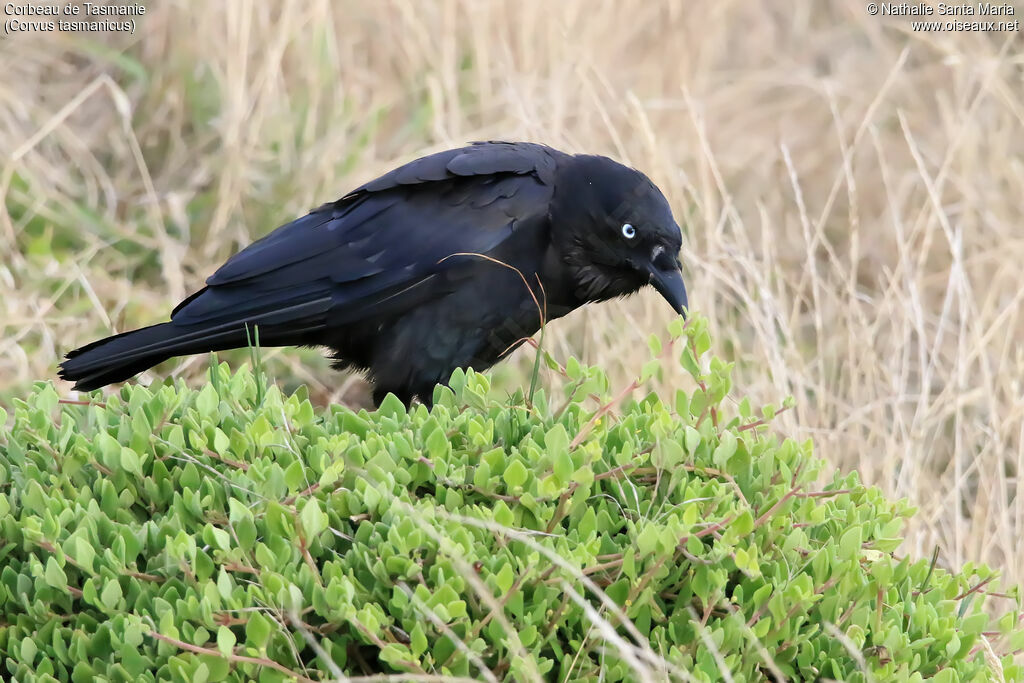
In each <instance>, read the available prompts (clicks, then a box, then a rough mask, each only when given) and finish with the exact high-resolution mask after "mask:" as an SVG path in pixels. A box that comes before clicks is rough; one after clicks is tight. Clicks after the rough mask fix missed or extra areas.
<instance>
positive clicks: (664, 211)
mask: <svg viewBox="0 0 1024 683" xmlns="http://www.w3.org/2000/svg"><path fill="white" fill-rule="evenodd" d="M550 218H551V225H552V236H553V238H554V242H555V245H556V247H557V248H558V250H559V252H560V256H561V258H562V260H563V261H564V262H565V264H566V265H567V266H568V268H569V273H570V278H571V280H572V282H573V284H574V286H575V287H576V293H577V296H578V297H579V298H580V299H583V300H585V301H604V300H606V299H611V298H613V297H616V296H622V295H624V294H632V293H633V292H636V291H637V290H639V289H640V288H641V287H643V286H644V285H647V284H650V285H652V286H653V287H654V288H655V289H656V290H658V292H659V293H660V294H661V295H662V296H663V297H664V298H665V300H666V301H668V303H669V305H671V306H672V308H673V310H675V311H676V312H677V313H683V312H684V308H685V307H686V306H687V301H686V287H685V286H684V284H683V276H682V273H681V272H680V268H681V266H680V263H679V248H680V246H681V245H682V235H681V234H680V232H679V225H677V224H676V221H675V219H674V218H673V217H672V210H671V209H670V208H669V205H668V201H667V200H666V199H665V195H663V194H662V193H661V191H660V190H659V189H658V188H657V187H655V185H654V183H652V182H651V181H650V180H649V179H648V178H647V176H645V175H644V174H643V173H640V172H639V171H636V170H634V169H632V168H629V167H627V166H623V165H622V164H618V163H616V162H614V161H612V160H611V159H608V158H606V157H600V156H582V155H581V156H576V157H573V158H572V160H571V161H569V162H568V163H567V164H566V165H565V166H564V167H563V168H562V169H560V171H559V174H558V179H557V185H556V188H555V195H554V199H553V201H552V204H551V213H550Z"/></svg>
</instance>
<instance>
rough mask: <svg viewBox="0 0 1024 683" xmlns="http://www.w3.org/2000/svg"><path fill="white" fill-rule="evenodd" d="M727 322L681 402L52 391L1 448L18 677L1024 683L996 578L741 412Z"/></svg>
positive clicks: (592, 375)
mask: <svg viewBox="0 0 1024 683" xmlns="http://www.w3.org/2000/svg"><path fill="white" fill-rule="evenodd" d="M705 327H706V323H705V322H704V321H703V320H701V319H695V320H693V321H691V323H690V324H689V325H688V326H686V327H685V328H684V327H683V326H682V324H681V322H677V323H675V324H674V327H673V329H672V333H671V340H670V341H669V343H667V344H666V346H665V349H664V351H662V349H661V344H660V343H659V342H658V341H657V340H652V351H653V352H654V354H657V355H658V356H659V358H660V360H659V359H655V360H652V361H651V362H650V363H648V364H647V365H645V366H644V375H645V377H646V376H650V375H651V374H652V373H656V372H658V371H659V368H658V364H659V363H660V362H662V361H663V360H664V359H666V358H671V357H674V355H675V354H677V353H679V352H680V351H681V361H680V362H681V363H682V364H683V366H684V367H686V368H687V369H689V370H690V371H691V374H693V375H694V378H695V382H694V391H693V392H692V393H689V394H687V393H684V392H683V391H681V390H680V391H678V392H677V393H676V395H675V396H673V397H669V400H668V402H666V401H665V399H664V398H659V397H658V396H655V395H649V396H646V397H643V398H641V399H640V400H637V399H636V398H634V394H638V393H639V392H640V391H641V389H640V388H639V387H642V380H643V379H644V378H639V379H638V380H637V382H635V383H634V384H633V385H631V386H629V387H626V389H625V390H624V391H623V390H615V391H609V387H608V386H607V385H608V382H607V380H606V378H605V377H604V375H603V374H602V373H601V372H600V371H599V370H597V369H595V368H587V367H582V366H580V365H579V364H578V363H577V362H576V361H575V360H573V359H570V360H569V363H568V366H567V367H566V368H564V369H562V368H558V369H559V370H561V373H562V376H563V377H564V382H563V384H564V386H563V387H562V388H560V389H559V390H558V392H557V393H558V394H559V397H558V399H557V400H555V399H549V398H548V397H546V396H545V392H544V391H543V390H538V391H537V393H536V395H535V396H533V400H532V402H531V401H528V400H527V399H526V398H524V397H523V396H522V395H517V396H513V397H511V398H508V397H506V398H500V397H499V398H497V399H495V398H493V397H492V396H491V395H490V394H491V392H489V388H488V382H487V378H486V377H485V376H483V375H479V374H475V373H473V372H468V373H465V374H463V373H461V372H457V373H456V374H455V376H454V377H453V378H452V382H451V389H450V390H449V389H447V388H438V389H437V392H436V394H435V396H436V405H435V408H434V409H433V411H431V412H428V411H427V410H426V408H424V407H422V406H418V407H416V408H414V409H413V410H411V411H409V412H407V411H406V409H405V408H404V407H403V406H402V405H401V404H400V403H399V402H398V401H397V400H395V399H394V397H389V398H388V399H387V400H385V401H384V403H383V405H382V406H381V407H380V409H379V410H378V411H376V412H374V413H368V412H366V411H360V412H359V413H355V412H353V411H351V410H349V409H347V408H344V407H340V406H331V407H330V408H329V409H326V410H324V411H317V410H314V408H313V407H312V406H311V405H310V403H309V401H308V400H306V398H305V395H304V393H303V391H301V390H300V392H299V393H298V394H295V395H292V396H283V395H282V394H281V393H280V392H279V391H278V390H277V389H276V388H275V387H273V386H270V387H269V388H268V387H266V386H265V383H264V382H263V380H262V378H261V377H260V376H259V375H258V374H256V375H254V374H253V373H252V372H250V371H248V370H242V371H240V372H238V373H236V374H233V375H232V374H231V373H230V372H229V371H228V369H227V368H226V366H224V365H221V366H219V367H214V368H213V370H212V372H211V382H210V383H209V384H208V385H206V386H205V387H203V388H202V390H200V391H194V390H190V389H187V388H184V387H180V386H179V387H174V386H169V385H165V386H160V387H156V388H154V389H153V390H150V389H146V388H143V387H140V386H126V387H124V388H123V389H122V390H121V392H120V394H119V395H113V396H109V397H108V398H107V399H106V400H105V402H104V403H102V404H99V403H97V404H92V405H61V406H58V397H57V394H56V392H55V391H54V388H53V386H51V385H50V384H44V383H39V384H38V385H37V387H36V389H35V391H34V393H33V394H32V395H31V396H30V397H29V398H28V400H27V401H24V402H21V401H19V402H17V405H16V406H15V407H14V424H13V428H12V429H11V431H10V432H9V433H7V434H5V435H3V436H0V444H3V456H2V458H0V484H2V495H0V520H2V521H0V524H2V528H0V536H2V549H0V566H2V569H0V613H2V615H0V619H2V624H0V654H2V657H3V667H4V668H5V669H6V675H7V677H9V678H16V679H17V680H19V681H29V680H51V679H52V678H56V679H59V680H74V681H93V680H104V679H105V680H111V681H151V680H166V679H174V680H183V681H200V682H201V681H216V680H250V679H259V680H262V681H275V680H289V679H290V678H291V677H296V678H300V680H302V679H311V680H327V679H333V678H338V677H340V676H341V673H342V672H347V673H350V674H357V675H358V674H361V673H372V672H384V673H388V672H390V673H417V674H444V675H451V676H462V677H468V678H472V679H477V680H483V679H489V680H494V679H508V680H530V679H533V680H555V679H556V678H557V679H558V680H566V679H590V680H599V679H602V680H623V679H627V680H662V679H665V678H671V679H682V680H694V679H696V680H706V681H712V680H723V679H725V678H726V677H727V674H726V673H725V672H726V671H728V672H729V675H731V676H732V679H733V680H737V681H751V680H761V679H764V678H768V679H771V678H773V677H776V678H779V679H786V680H792V679H803V680H814V679H819V680H820V679H841V680H850V681H858V680H871V679H876V680H924V679H931V680H935V681H958V680H972V681H978V680H990V679H992V678H998V677H999V676H1000V674H999V671H1000V669H1001V670H1002V674H1001V675H1002V676H1003V677H1004V678H1005V680H1012V679H1015V678H1020V677H1021V669H1020V667H1019V666H1016V665H1015V664H1014V662H1013V657H1012V653H1013V651H1014V650H1017V649H1019V648H1021V647H1022V646H1024V636H1022V634H1021V633H1020V632H1019V631H1016V632H1014V629H1015V625H1016V623H1017V620H1018V618H1019V603H1018V611H1017V612H1008V613H1006V614H1005V615H1003V616H1002V617H1001V618H998V619H990V618H989V616H987V612H986V611H985V610H983V602H984V600H985V598H986V596H987V591H989V590H991V589H992V587H993V586H994V583H990V580H991V579H992V578H993V572H992V571H990V570H989V569H986V568H984V567H974V566H970V567H965V568H964V569H963V570H962V572H960V573H958V574H949V573H947V572H945V571H943V570H941V569H938V568H936V567H934V563H931V562H928V561H913V560H911V559H908V558H901V557H900V556H898V555H897V554H896V549H897V547H898V546H899V544H900V534H901V527H902V525H903V522H904V520H905V519H906V518H907V517H908V516H909V515H910V514H911V510H910V509H909V508H908V507H907V505H905V504H904V503H902V502H897V503H891V502H888V501H886V500H884V499H883V498H882V497H881V495H880V494H879V492H878V491H877V490H875V489H872V488H868V487H865V486H863V485H861V484H860V483H859V482H858V480H857V477H856V475H854V474H851V475H847V476H842V477H840V476H837V477H834V478H833V480H832V481H831V483H830V484H828V485H827V486H824V487H823V488H817V487H816V486H815V482H816V480H817V479H818V478H819V475H820V473H821V470H822V468H823V463H822V462H821V461H820V460H818V459H816V458H815V457H813V455H812V453H811V444H810V443H809V442H805V443H796V442H794V441H792V440H783V441H781V442H780V441H779V440H778V439H777V438H776V437H775V436H774V435H773V433H772V430H771V428H770V427H769V424H768V423H769V422H770V420H771V418H772V417H773V410H772V409H771V408H768V409H765V410H764V411H763V413H762V414H758V415H755V414H754V413H753V412H752V411H751V409H750V406H749V403H748V402H747V401H742V402H740V403H738V404H735V403H732V402H730V403H728V404H727V405H728V408H726V407H723V399H724V398H725V396H726V394H727V393H728V391H729V369H730V368H729V366H728V365H726V364H724V363H722V362H720V361H718V360H717V359H714V358H712V359H710V362H709V363H707V368H708V369H706V370H702V369H701V368H702V367H704V366H703V365H702V360H701V358H700V356H701V355H702V353H703V352H704V351H706V349H707V347H708V346H709V340H708V337H707V332H706V329H705ZM547 360H548V361H549V363H550V364H553V363H552V361H551V359H550V358H548V359H547ZM553 365H554V364H553ZM618 398H622V399H623V401H622V403H621V405H617V404H616V403H615V400H616V399H618ZM97 400H99V399H97ZM0 412H2V411H0ZM6 422H7V420H6V416H5V415H2V414H0V426H2V425H4V424H5V423H6ZM993 648H995V649H993ZM1000 651H1001V652H1002V655H1001V659H1000V655H998V654H996V653H997V652H1000ZM0 670H2V669H0Z"/></svg>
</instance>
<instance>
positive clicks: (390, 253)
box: [172, 142, 560, 326]
mask: <svg viewBox="0 0 1024 683" xmlns="http://www.w3.org/2000/svg"><path fill="white" fill-rule="evenodd" d="M557 154H560V153H559V152H555V151H554V150H551V149H550V148H547V147H543V146H541V145H534V144H528V143H495V142H492V143H476V144H473V145H471V146H469V147H464V148H461V149H457V150H449V151H447V152H440V153H438V154H433V155H430V156H427V157H423V158H421V159H417V160H416V161H413V162H410V163H408V164H406V165H404V166H401V167H399V168H398V169H395V170H394V171H391V172H390V173H387V174H385V175H383V176H381V177H380V178H378V179H376V180H374V181H371V182H369V183H367V184H365V185H363V186H362V187H360V188H358V189H356V190H355V191H353V192H352V193H350V194H348V195H346V196H345V197H343V198H342V199H340V200H338V201H337V202H334V203H332V204H326V205H324V206H322V207H320V208H319V209H316V210H314V211H313V212H311V213H310V214H308V215H306V216H303V217H301V218H298V219H297V220H295V221H293V222H291V223H289V224H287V225H284V226H282V227H280V228H278V229H277V230H275V231H274V232H272V233H270V234H269V235H267V236H266V237H264V238H262V239H260V240H258V241H256V242H254V243H253V244H252V245H250V246H249V247H247V248H246V249H244V250H243V251H241V252H239V253H238V254H236V255H235V256H233V257H232V258H231V259H229V260H228V261H227V262H226V263H225V264H224V265H223V266H221V268H220V269H218V270H217V272H215V273H214V274H213V275H212V276H210V278H209V279H208V280H207V288H206V289H205V290H203V291H202V292H201V293H200V294H198V295H196V296H194V297H192V298H190V299H188V300H186V301H185V302H183V303H182V304H181V305H180V306H179V307H178V308H177V309H175V311H174V313H173V314H172V321H173V322H174V323H176V324H181V325H188V326H191V325H204V324H230V323H231V322H232V321H235V322H240V321H245V322H257V323H259V324H263V325H268V324H273V325H288V324H289V323H290V322H291V320H292V318H295V321H296V322H298V319H299V318H301V322H302V324H303V325H307V326H308V325H310V324H313V323H312V322H311V321H320V323H318V324H321V325H324V326H326V325H338V324H343V323H346V322H352V321H357V320H360V319H362V318H365V317H369V316H372V315H379V314H380V313H381V312H382V310H385V309H386V310H387V311H390V312H397V311H401V310H402V308H403V306H412V305H418V304H419V303H422V301H423V300H424V298H425V297H428V298H429V296H431V295H432V293H433V295H439V294H441V293H442V292H441V289H443V288H441V289H439V287H438V280H437V278H436V277H435V276H436V275H438V274H439V273H442V272H443V271H444V270H445V269H447V268H450V267H452V266H453V265H454V264H455V262H456V261H457V260H456V259H449V260H447V261H443V259H445V257H447V256H450V255H451V254H455V253H459V252H475V253H487V252H490V251H492V250H493V249H494V248H495V247H497V246H498V245H500V244H501V243H502V242H503V241H504V240H505V239H507V238H508V236H509V235H510V234H511V233H512V232H513V231H514V230H516V229H517V228H518V227H519V226H521V225H523V224H525V223H527V222H532V221H538V220H543V219H545V218H546V215H547V210H548V204H549V203H550V200H551V196H552V194H553V172H554V170H553V169H554V166H555V157H554V155H557ZM442 279H443V278H442ZM382 307H383V308H382ZM289 316H292V318H290V317H289Z"/></svg>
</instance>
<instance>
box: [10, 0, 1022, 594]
mask: <svg viewBox="0 0 1024 683" xmlns="http://www.w3.org/2000/svg"><path fill="white" fill-rule="evenodd" d="M1021 13H1024V9H1018V16H1019V15H1020V14H1021ZM137 22H138V31H137V33H136V34H135V36H127V35H119V36H107V37H105V38H104V37H98V36H88V35H77V36H75V35H43V34H36V35H33V36H18V37H14V38H7V39H5V40H3V41H2V42H0V72H2V73H4V74H5V76H4V78H3V80H2V81H0V152H2V158H3V167H2V169H0V193H2V194H3V196H4V203H5V206H6V208H7V210H6V211H5V212H4V213H3V214H2V215H0V249H2V250H3V252H4V258H3V259H2V260H0V396H4V397H6V398H9V397H10V396H12V395H16V394H18V393H20V392H23V391H24V390H25V388H26V387H27V386H28V385H29V383H30V382H31V380H33V379H36V378H47V377H53V376H54V373H55V366H56V363H57V360H58V357H59V356H60V354H61V353H62V352H63V351H66V350H68V349H69V348H72V347H74V346H76V345H79V344H81V343H84V342H87V341H90V340H92V339H93V338H95V337H96V336H98V335H102V334H106V333H109V332H111V331H113V330H122V329H126V328H129V327H136V326H140V325H143V324H149V323H153V322H157V321H159V320H161V319H163V318H164V316H165V315H166V312H167V311H168V310H169V309H170V307H171V306H172V305H173V303H175V302H176V301H177V300H178V299H180V298H181V297H182V296H184V295H185V294H187V293H188V292H190V291H192V290H193V289H195V288H197V287H198V286H199V285H200V284H201V282H202V280H203V278H204V277H205V276H206V275H207V274H208V273H209V272H210V271H211V269H212V268H213V267H215V266H216V265H217V264H218V263H219V262H220V261H221V260H222V259H223V258H225V257H226V256H228V255H229V254H230V253H231V252H232V251H233V250H235V249H236V248H237V247H238V246H239V245H241V244H244V243H246V242H248V241H250V240H251V239H252V238H253V237H254V236H258V235H261V234H264V233H265V232H267V231H269V230H270V229H272V228H273V227H276V226H277V225H278V224H280V223H281V222H283V221H285V220H287V219H289V218H291V217H294V216H296V215H298V214H300V213H302V212H303V211H304V210H306V209H308V208H310V207H312V206H315V205H317V204H319V203H321V202H322V201H326V200H328V199H333V198H336V197H338V196H340V195H341V194H343V193H344V192H345V191H346V190H348V189H350V188H352V187H354V186H355V185H356V184H358V183H359V182H362V181H364V180H366V179H368V178H370V177H372V176H374V175H376V174H378V173H380V172H381V171H384V170H385V169H387V168H389V167H391V166H393V165H394V164H395V163H396V162H398V161H402V160H406V159H408V158H411V157H413V156H417V155H419V154H421V153H424V152H428V151H433V150H437V149H442V148H446V147H449V146H454V145H457V144H460V143H463V142H465V141H468V140H474V139H488V138H510V139H516V138H518V139H531V140H539V141H544V142H547V143H550V144H552V145H554V146H557V147H562V148H565V149H569V150H575V151H590V152H598V153H606V154H609V155H611V156H614V157H616V158H618V159H620V160H623V161H625V162H628V163H630V164H632V165H635V166H637V167H639V168H641V169H642V170H644V171H646V172H648V173H649V174H650V175H651V176H652V178H653V179H654V180H655V182H656V183H658V184H659V185H660V186H661V187H662V188H663V189H664V190H665V192H666V194H667V195H668V197H669V199H670V200H671V202H672V204H673V206H674V207H675V210H676V212H677V218H679V219H680V222H681V223H682V224H683V225H684V232H685V234H684V242H685V245H684V253H683V258H684V265H685V270H686V274H687V279H688V285H689V289H690V293H691V305H693V306H694V307H695V308H696V309H699V310H700V311H701V312H702V313H704V314H705V315H707V316H709V317H710V319H711V324H712V330H713V332H714V335H715V338H716V343H717V348H716V351H717V352H718V353H719V354H720V355H723V356H725V357H727V358H729V359H731V360H735V361H736V362H737V374H736V378H737V381H736V386H737V389H738V391H740V392H743V393H747V394H749V395H751V397H752V398H753V399H755V400H759V401H778V400H780V399H781V398H783V397H784V396H786V395H788V394H793V395H794V396H795V397H796V399H797V408H796V410H794V411H791V412H790V413H787V414H786V415H785V417H784V418H780V423H781V426H782V428H784V429H786V430H787V431H789V432H790V433H792V434H796V435H798V436H807V435H809V436H812V437H814V439H815V441H816V443H817V447H818V452H819V453H821V454H822V455H823V456H824V457H826V458H828V459H829V460H830V461H831V462H832V463H834V464H835V465H836V466H837V467H840V468H843V469H851V468H855V469H857V470H859V471H860V472H861V473H862V475H863V478H864V479H865V480H867V481H868V482H870V483H873V484H877V485H878V486H880V487H881V488H882V489H884V490H885V491H886V492H888V493H889V494H892V495H895V496H906V497H908V498H910V499H911V500H912V501H913V502H914V503H915V504H917V505H918V506H920V508H921V510H922V514H921V515H920V516H919V517H918V518H917V521H916V523H915V526H914V528H912V529H910V534H909V543H908V544H907V546H905V549H906V551H907V552H909V553H912V554H915V555H918V556H927V555H929V554H930V553H931V550H932V548H933V547H935V546H938V548H939V551H940V558H941V562H942V564H945V565H951V566H956V565H960V564H961V563H963V562H965V561H968V560H975V561H984V562H987V563H990V564H992V565H994V566H997V567H1000V568H1002V570H1003V571H1004V573H1005V576H1006V577H1007V579H1008V580H1009V581H1010V582H1016V583H1020V582H1022V581H1024V544H1022V543H1020V538H1021V536H1022V534H1024V480H1022V479H1021V471H1022V469H1024V398H1022V395H1024V391H1022V386H1021V382H1022V378H1024V347H1022V344H1021V340H1024V314H1022V312H1021V311H1022V301H1024V275H1022V269H1024V210H1022V200H1021V194H1022V193H1021V188H1022V187H1024V163H1022V161H1021V159H1024V135H1022V132H1024V126H1022V122H1024V88H1022V87H1021V86H1022V80H1024V75H1022V74H1024V71H1022V61H1024V60H1022V57H1021V40H1020V35H1019V34H1018V33H986V34H966V33H914V32H912V31H910V23H909V20H903V19H899V20H896V19H889V20H886V19H883V18H878V17H870V16H867V14H866V13H865V11H864V5H863V3H859V2H850V3H842V2H830V3H825V2H818V1H815V0H804V1H802V2H793V3H778V2H774V1H772V0H761V1H755V0H744V1H742V2H740V1H734V2H730V1H724V2H713V3H712V2H706V3H686V2H660V3H654V2H641V1H640V0H624V1H622V2H617V3H611V2H607V3H601V4H597V3H594V2H592V1H589V2H584V1H582V0H566V1H565V2H560V3H548V2H540V1H539V0H528V1H526V2H522V1H520V2H507V3H497V2H485V1H483V0H466V1H464V2H455V1H449V2H436V3H434V2H430V3H421V2H413V1H412V0H405V1H400V0H393V1H388V2H349V3H332V2H329V1H328V0H320V1H312V2H281V3H258V2H255V1H252V2H233V3H203V4H200V3H187V2H164V3H160V4H156V3H154V4H153V5H152V6H151V7H150V8H149V11H148V13H147V14H146V15H145V16H144V17H142V18H139V19H138V20H137ZM669 314H670V311H669V310H668V307H667V306H665V304H664V303H663V302H662V301H660V300H659V299H658V298H657V295H656V294H653V293H648V294H644V295H642V296H640V297H638V298H635V299H633V300H630V301H626V302H615V303H612V304H608V305H604V306H596V307H590V308H589V309H588V310H585V311H580V312H577V313H576V314H574V315H572V316H570V317H569V318H567V319H565V320H563V321H560V322H558V323H556V324H555V325H553V326H552V327H551V329H550V332H551V334H549V335H548V339H549V340H551V348H552V350H553V352H554V353H555V354H556V355H558V356H560V357H564V356H565V355H567V354H569V353H575V354H577V355H581V356H582V357H583V358H584V359H585V360H587V361H590V362H600V363H602V364H604V365H605V366H606V367H608V368H609V369H610V370H611V372H612V374H613V376H614V377H617V378H618V379H619V380H621V381H623V382H625V381H626V379H627V378H628V377H629V376H631V375H632V373H636V372H637V371H638V369H639V365H640V363H641V362H642V360H643V359H644V358H645V354H646V345H645V344H644V340H645V339H646V337H647V335H648V334H649V333H650V332H652V331H661V330H663V329H664V323H665V322H666V320H667V319H668V317H669ZM270 360H271V363H270V367H271V370H272V372H273V373H274V375H275V376H276V377H277V378H278V379H279V380H280V381H281V382H282V383H284V384H289V383H291V384H294V383H297V382H300V381H301V382H308V383H310V384H311V386H312V387H313V389H314V393H316V394H317V395H318V396H319V397H320V400H324V401H326V400H343V399H344V400H350V399H351V398H352V396H353V395H354V394H355V393H357V392H358V382H353V381H347V380H346V378H344V377H342V376H339V375H337V374H335V373H332V372H331V371H329V370H328V369H327V365H326V363H325V362H324V361H322V360H321V359H320V358H319V356H318V354H317V353H315V352H293V351H289V352H283V353H282V352H273V353H271V354H270ZM205 365H206V358H195V359H191V360H188V361H184V362H179V363H169V364H167V365H165V366H164V367H163V368H161V370H166V371H167V372H171V371H173V372H176V373H180V374H183V375H184V376H187V377H189V378H192V379H194V380H197V381H198V380H201V378H202V376H203V372H204V368H205ZM529 367H530V358H529V357H528V352H526V354H523V355H519V356H517V358H516V360H515V361H513V362H512V363H509V364H508V365H506V366H505V367H504V368H503V369H500V370H497V371H496V372H497V374H498V375H499V379H502V380H503V381H506V382H508V383H510V384H511V383H513V382H520V381H521V380H522V378H523V377H528V374H527V373H528V371H529ZM681 377H682V374H681V372H680V373H670V374H669V375H668V376H666V377H665V378H664V382H663V384H664V385H665V387H670V386H672V385H674V384H675V383H676V382H679V381H681Z"/></svg>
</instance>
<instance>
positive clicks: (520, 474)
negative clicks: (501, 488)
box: [503, 458, 530, 489]
mask: <svg viewBox="0 0 1024 683" xmlns="http://www.w3.org/2000/svg"><path fill="white" fill-rule="evenodd" d="M529 476H530V473H529V472H528V471H527V470H526V466H525V465H523V463H522V462H520V461H519V459H518V458H517V459H515V460H513V461H512V462H511V463H510V464H509V466H508V467H506V468H505V473H504V475H503V479H504V480H505V484H506V486H508V487H509V488H510V489H515V488H518V487H520V486H522V485H523V484H525V483H526V479H527V477H529Z"/></svg>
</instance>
